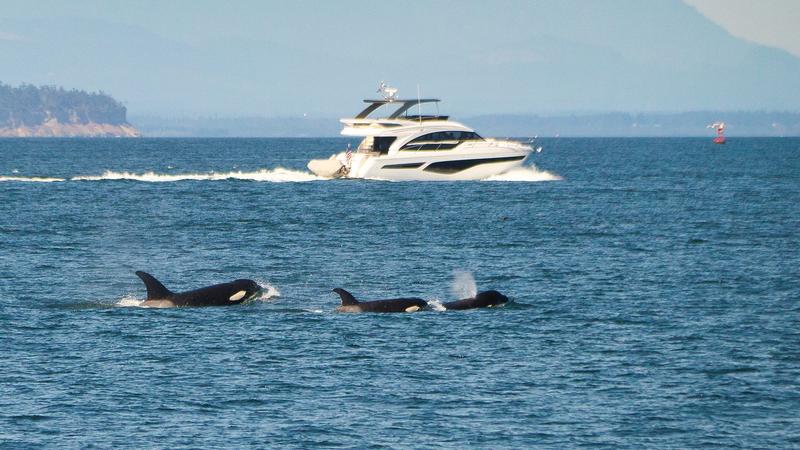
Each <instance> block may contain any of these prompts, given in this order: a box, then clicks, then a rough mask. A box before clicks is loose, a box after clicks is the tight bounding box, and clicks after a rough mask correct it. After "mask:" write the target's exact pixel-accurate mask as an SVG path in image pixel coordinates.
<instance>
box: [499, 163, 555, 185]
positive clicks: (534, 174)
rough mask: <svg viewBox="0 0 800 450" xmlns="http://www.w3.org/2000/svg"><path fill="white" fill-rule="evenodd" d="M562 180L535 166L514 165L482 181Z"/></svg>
mask: <svg viewBox="0 0 800 450" xmlns="http://www.w3.org/2000/svg"><path fill="white" fill-rule="evenodd" d="M559 180H563V178H561V176H559V175H556V174H554V173H551V172H548V171H546V170H539V168H538V167H536V166H533V165H531V166H524V167H516V168H513V169H511V170H509V171H507V172H503V173H501V174H498V175H492V176H491V177H489V178H484V179H483V181H525V182H537V181H559Z"/></svg>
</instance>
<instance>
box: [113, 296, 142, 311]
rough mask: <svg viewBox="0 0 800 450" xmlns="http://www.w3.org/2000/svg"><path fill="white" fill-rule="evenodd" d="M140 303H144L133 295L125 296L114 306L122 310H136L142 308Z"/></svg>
mask: <svg viewBox="0 0 800 450" xmlns="http://www.w3.org/2000/svg"><path fill="white" fill-rule="evenodd" d="M142 303H144V300H142V299H140V298H136V297H134V296H133V295H126V296H125V297H122V298H121V299H120V300H119V301H118V302H117V303H116V306H119V307H122V308H138V307H141V306H142Z"/></svg>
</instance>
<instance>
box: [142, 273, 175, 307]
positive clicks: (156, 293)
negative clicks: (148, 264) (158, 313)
mask: <svg viewBox="0 0 800 450" xmlns="http://www.w3.org/2000/svg"><path fill="white" fill-rule="evenodd" d="M136 275H137V276H138V277H139V278H141V279H142V281H144V286H145V287H146V288H147V299H148V300H162V299H165V298H169V296H171V295H172V291H170V290H169V289H167V288H165V287H164V285H163V284H161V282H160V281H158V280H156V279H155V278H153V276H152V275H150V274H149V273H147V272H142V271H141V270H139V271H136Z"/></svg>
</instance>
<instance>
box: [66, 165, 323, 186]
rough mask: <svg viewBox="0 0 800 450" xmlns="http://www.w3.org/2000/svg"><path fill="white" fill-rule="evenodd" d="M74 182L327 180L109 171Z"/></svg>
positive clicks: (284, 173)
mask: <svg viewBox="0 0 800 450" xmlns="http://www.w3.org/2000/svg"><path fill="white" fill-rule="evenodd" d="M70 180H72V181H104V180H132V181H142V182H147V183H165V182H175V181H187V180H188V181H224V180H249V181H266V182H272V183H291V182H305V181H318V180H327V178H323V177H318V176H316V175H314V174H311V173H308V172H303V171H300V170H291V169H284V168H283V167H278V168H276V169H261V170H257V171H255V172H241V171H237V172H208V173H184V174H161V173H155V172H144V173H140V174H139V173H133V172H114V171H111V170H107V171H105V172H103V174H102V175H83V176H77V177H72V178H70Z"/></svg>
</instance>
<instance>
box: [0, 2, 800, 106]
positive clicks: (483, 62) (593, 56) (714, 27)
mask: <svg viewBox="0 0 800 450" xmlns="http://www.w3.org/2000/svg"><path fill="white" fill-rule="evenodd" d="M687 5H689V6H687ZM698 11H699V12H698ZM797 23H800V0H759V1H751V0H685V2H683V3H682V2H681V1H680V0H646V1H644V0H497V1H494V2H490V1H485V0H409V1H406V2H403V3H397V2H385V1H379V2H375V1H374V0H339V1H322V0H294V1H290V2H286V1H265V0H232V1H221V0H171V1H162V0H137V1H130V0H72V1H66V0H38V1H37V0H0V81H2V82H5V83H8V84H14V85H17V84H20V83H23V82H24V83H33V84H38V85H41V84H49V85H61V86H65V87H67V88H79V89H86V90H90V91H94V90H103V91H105V92H108V93H110V94H112V95H113V96H114V97H115V98H118V99H120V100H122V101H123V102H124V103H125V104H126V105H127V106H128V109H129V112H131V113H133V114H162V115H172V116H193V115H194V116H197V115H203V116H209V115H217V114H218V115H223V116H236V115H262V116H296V115H303V114H308V115H309V116H326V117H328V116H331V115H333V116H338V115H342V114H348V113H352V112H353V111H351V110H352V109H354V108H357V107H358V106H359V100H360V99H361V98H365V97H367V96H374V95H375V93H374V91H375V85H376V84H377V83H378V82H379V81H380V80H388V81H389V82H390V83H391V84H393V85H395V86H396V87H399V88H400V92H401V97H402V96H406V97H408V96H413V95H415V94H416V91H417V86H421V90H422V94H423V95H428V96H436V97H440V98H444V99H446V101H447V105H446V106H447V107H448V108H449V109H447V110H446V111H444V112H446V113H450V114H481V113H489V114H495V113H515V114H516V113H521V114H527V113H544V114H548V113H564V112H604V111H628V112H648V111H686V110H702V109H711V110H777V111H784V110H797V109H798V108H800V106H799V105H800V88H798V87H796V86H798V83H797V82H796V80H797V79H800V58H798V57H797V56H800V33H798V32H796V31H795V30H794V27H795V25H794V24H797ZM757 44H762V46H759V45H757ZM763 45H767V46H770V47H775V48H768V47H764V46H763ZM781 49H782V50H781ZM792 55H796V56H792ZM354 104H355V105H354Z"/></svg>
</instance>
